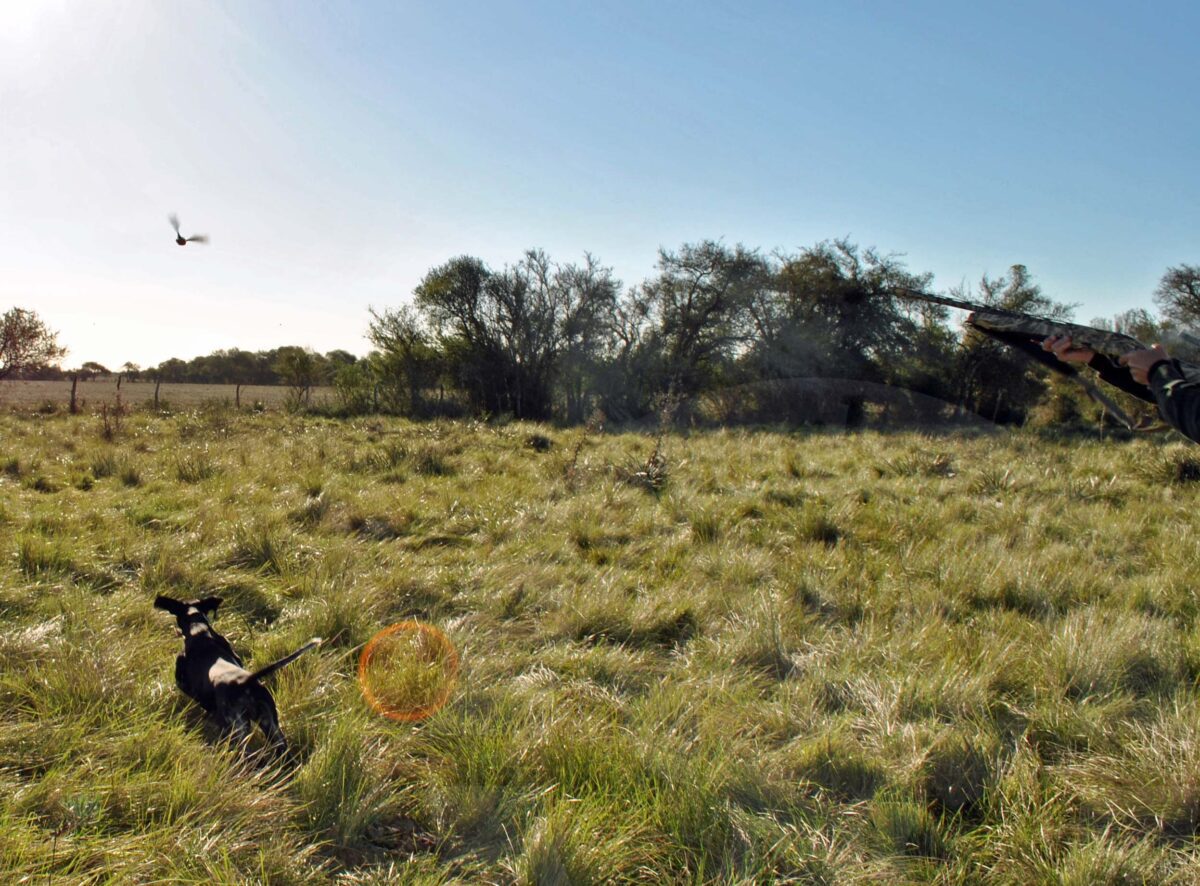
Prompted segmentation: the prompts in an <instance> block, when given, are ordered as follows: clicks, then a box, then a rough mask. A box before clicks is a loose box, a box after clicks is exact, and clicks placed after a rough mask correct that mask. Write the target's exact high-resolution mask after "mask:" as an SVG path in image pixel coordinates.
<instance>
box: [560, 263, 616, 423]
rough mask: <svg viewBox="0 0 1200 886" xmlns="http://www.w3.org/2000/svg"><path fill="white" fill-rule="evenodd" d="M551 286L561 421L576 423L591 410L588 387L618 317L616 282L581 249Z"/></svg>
mask: <svg viewBox="0 0 1200 886" xmlns="http://www.w3.org/2000/svg"><path fill="white" fill-rule="evenodd" d="M553 285H555V286H556V287H558V288H559V290H560V291H561V294H562V302H563V316H562V327H561V342H560V344H559V346H558V356H557V365H556V368H555V376H556V382H557V384H558V386H559V387H560V389H561V390H562V393H563V399H564V401H565V406H566V416H565V417H566V419H567V421H570V422H580V421H583V420H584V419H585V418H587V415H588V413H590V412H591V403H590V402H589V392H590V391H591V390H592V389H593V388H594V387H595V385H596V384H597V382H598V381H599V375H600V373H601V371H602V366H603V361H604V358H605V355H606V351H607V350H608V347H607V346H608V344H609V343H610V342H611V341H612V338H613V335H614V327H615V325H616V324H617V322H618V318H617V295H618V293H619V291H620V288H621V284H620V282H619V281H617V280H615V279H614V278H613V276H612V269H611V268H606V267H603V266H602V265H600V264H599V263H598V262H597V261H596V259H595V258H593V256H592V255H590V254H586V253H585V255H584V263H583V264H582V265H566V266H563V267H561V268H559V269H558V270H557V271H556V274H555V280H554V283H553Z"/></svg>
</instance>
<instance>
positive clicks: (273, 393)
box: [0, 376, 334, 411]
mask: <svg viewBox="0 0 1200 886" xmlns="http://www.w3.org/2000/svg"><path fill="white" fill-rule="evenodd" d="M154 388H155V383H154V382H152V381H129V380H128V379H124V380H122V382H121V387H120V388H119V389H118V388H117V377H116V376H102V377H99V378H91V379H88V380H87V381H83V380H81V381H80V382H79V385H78V386H77V388H76V390H75V397H76V401H77V403H78V405H79V407H80V408H81V409H83V410H85V411H95V410H97V409H99V408H100V405H101V404H102V403H108V404H109V406H110V407H111V406H112V404H113V403H115V402H116V399H117V395H118V394H120V397H121V402H122V403H124V404H125V405H126V406H149V405H152V404H153V403H154ZM237 388H238V386H237V385H200V384H185V383H182V382H181V383H172V382H163V383H162V384H161V385H160V386H159V390H158V397H159V405H160V407H161V406H166V407H169V408H172V409H174V408H184V409H194V408H196V407H197V406H203V405H206V404H224V405H230V406H232V405H234V404H235V403H236V402H237V398H238V396H239V395H238V390H237ZM240 396H241V405H242V407H243V408H253V407H254V406H255V404H262V406H263V407H264V408H266V409H281V408H283V407H284V406H286V405H287V404H288V402H289V401H288V398H289V396H291V397H295V394H293V393H292V389H291V388H288V387H286V386H283V385H242V386H241V395H240ZM333 396H334V395H333V388H330V387H315V388H313V389H312V390H311V391H310V392H309V403H310V404H311V405H313V406H317V405H323V404H328V403H331V402H332V401H333ZM70 402H71V382H70V380H63V381H14V380H4V381H0V409H10V410H17V411H28V410H30V409H40V408H50V407H53V408H54V409H66V408H67V406H68V405H69V404H70Z"/></svg>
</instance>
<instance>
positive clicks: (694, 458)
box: [0, 407, 1200, 886]
mask: <svg viewBox="0 0 1200 886" xmlns="http://www.w3.org/2000/svg"><path fill="white" fill-rule="evenodd" d="M654 445H655V443H654V440H653V439H651V438H649V437H647V436H646V435H644V434H643V435H638V434H617V433H611V434H590V435H589V434H586V433H585V432H584V431H582V430H558V429H552V428H547V427H537V426H532V425H522V424H506V425H495V426H493V425H485V424H470V423H433V424H411V423H407V422H403V421H399V420H382V419H369V420H358V421H352V422H335V421H331V420H323V419H317V418H311V417H303V416H292V415H285V414H266V415H253V414H244V413H243V414H240V415H238V414H234V413H232V412H230V411H226V410H221V409H217V408H211V407H210V408H207V409H204V410H200V411H196V412H184V413H177V414H175V415H173V416H148V415H144V414H134V415H133V416H131V417H129V418H128V419H127V420H126V422H125V424H124V426H123V427H122V428H121V429H120V430H119V432H118V433H117V434H116V435H115V438H114V439H113V440H111V441H108V440H106V439H104V438H103V436H102V434H101V428H100V425H99V421H98V418H97V417H96V416H75V417H71V416H66V415H62V414H55V415H25V416H20V415H3V416H0V545H2V548H0V550H2V551H3V554H4V557H3V560H2V561H0V872H3V874H2V875H0V880H2V881H3V882H6V883H8V882H14V883H15V882H22V883H30V884H34V883H59V884H66V883H195V884H202V883H230V884H232V883H279V884H285V883H296V884H301V883H346V884H367V883H422V884H425V883H428V884H432V883H444V882H470V883H510V882H520V883H544V884H567V883H603V882H642V883H771V882H797V883H868V882H869V883H880V882H883V883H900V882H903V883H923V882H929V883H945V884H950V883H997V884H1007V883H1012V884H1017V883H1060V884H1078V886H1084V884H1105V883H1108V884H1118V883H1172V882H1174V883H1180V884H1183V883H1196V882H1200V855H1198V852H1197V840H1196V833H1197V828H1200V693H1198V691H1197V679H1198V677H1200V619H1198V614H1200V606H1198V597H1197V593H1196V590H1195V575H1196V569H1197V565H1198V564H1200V536H1198V535H1197V532H1196V524H1197V503H1198V500H1197V495H1198V489H1200V484H1198V483H1195V482H1193V481H1192V478H1195V477H1196V476H1197V475H1200V471H1198V470H1197V468H1198V467H1200V461H1197V460H1196V459H1197V453H1200V450H1194V449H1189V448H1186V447H1185V446H1184V444H1181V443H1172V442H1164V441H1162V440H1139V441H1136V442H1133V443H1106V442H1099V441H1094V440H1092V441H1080V440H1061V441H1054V440H1045V439H1041V438H1039V437H1037V436H1034V435H1032V434H1029V433H1020V432H1018V433H1012V434H1008V433H997V434H991V435H987V436H982V435H981V436H926V435H919V434H893V435H885V434H878V433H862V434H853V435H841V434H829V433H811V434H786V433H770V432H765V431H764V432H743V431H712V432H704V433H694V434H691V435H687V436H682V435H671V436H668V437H667V438H666V439H665V440H664V441H663V448H662V450H661V452H660V453H659V455H660V456H661V458H655V457H654V455H655V451H654ZM156 593H166V594H170V595H172V596H177V597H194V596H201V595H205V594H219V595H220V596H222V597H223V598H224V600H225V603H224V605H223V606H222V608H221V610H220V612H219V613H218V614H217V616H216V619H215V624H216V626H217V627H218V628H219V629H220V630H221V631H223V632H224V633H225V634H226V635H227V636H228V637H229V638H230V639H231V642H232V643H233V645H234V647H235V648H236V649H237V650H239V652H241V653H242V655H243V657H244V658H246V659H247V660H248V662H249V663H250V665H251V666H254V665H256V664H263V663H266V662H268V661H270V660H272V659H274V658H276V657H279V656H281V655H283V654H285V653H287V652H290V651H291V650H292V649H294V648H296V647H298V646H299V645H300V644H302V643H303V642H304V641H306V640H307V639H308V638H309V637H311V636H314V635H318V636H322V637H325V638H327V639H328V641H329V642H327V643H326V645H325V646H324V647H322V648H321V649H320V650H318V651H316V652H310V653H308V654H307V655H306V656H304V657H302V658H301V659H299V660H298V661H297V662H295V663H294V664H292V665H290V666H289V667H288V668H286V669H285V670H284V671H282V672H280V673H279V674H277V675H276V676H275V677H273V678H272V686H273V690H274V692H275V696H276V699H277V701H278V703H279V708H280V714H281V721H282V725H283V729H284V731H285V732H286V733H287V735H288V738H289V739H290V741H291V744H292V753H293V756H292V758H291V759H289V760H288V761H287V762H286V763H285V764H284V765H281V766H278V767H268V766H266V765H264V763H263V762H262V760H261V758H260V757H258V756H255V754H254V748H256V747H258V746H259V744H260V743H261V742H260V740H259V739H258V738H256V739H255V742H254V745H253V747H251V748H250V749H238V748H230V747H228V746H226V745H223V744H222V743H221V742H220V739H219V736H217V735H215V734H214V732H213V730H212V728H211V727H210V726H208V725H206V723H205V721H204V720H203V719H202V718H201V717H200V716H199V715H198V714H197V711H196V709H195V708H194V706H192V705H191V704H190V703H189V702H187V701H186V699H184V698H183V697H182V696H181V695H180V693H179V692H178V690H177V689H176V687H175V686H174V683H173V677H172V673H173V671H172V669H173V660H174V656H175V655H176V654H177V652H178V651H179V649H180V647H181V644H180V641H179V639H178V638H177V637H176V636H175V630H174V624H173V621H172V619H171V618H170V617H169V616H167V615H166V614H165V613H163V612H160V611H156V610H154V609H152V608H151V601H152V599H153V597H154V595H155V594H156ZM414 618H415V619H420V620H422V621H424V622H426V623H428V624H430V625H433V626H435V627H437V628H439V629H440V630H441V631H442V632H444V634H445V635H446V636H447V637H448V638H449V639H450V641H451V642H452V643H453V645H454V649H455V652H456V653H457V656H458V666H459V669H458V679H457V683H456V685H455V687H454V690H453V692H452V693H451V695H450V698H449V701H448V702H447V703H446V704H445V706H444V707H442V708H441V710H440V711H438V712H437V713H435V714H433V715H432V716H431V717H429V718H428V719H426V720H424V721H422V722H418V723H405V722H397V721H394V720H391V719H387V718H385V717H382V716H380V715H379V714H378V713H376V712H375V711H373V710H372V708H371V707H370V706H369V705H368V704H367V703H366V702H365V701H364V700H363V696H362V693H361V691H360V688H359V685H358V682H357V680H356V668H357V662H358V656H359V653H360V651H361V649H362V647H363V645H364V644H365V643H366V642H367V641H368V640H369V639H370V638H371V637H372V636H373V635H374V634H375V633H376V632H377V631H379V630H380V629H382V628H384V627H385V626H387V625H389V624H393V623H395V622H398V621H401V620H404V619H414ZM401 677H403V675H401ZM399 682H401V683H403V682H404V680H403V679H401V680H400V681H399Z"/></svg>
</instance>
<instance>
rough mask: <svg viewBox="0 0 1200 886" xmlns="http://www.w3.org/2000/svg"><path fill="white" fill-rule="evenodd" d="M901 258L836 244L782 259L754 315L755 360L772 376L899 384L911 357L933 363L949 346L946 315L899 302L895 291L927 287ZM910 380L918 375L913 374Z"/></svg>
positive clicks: (923, 277) (754, 306) (753, 305)
mask: <svg viewBox="0 0 1200 886" xmlns="http://www.w3.org/2000/svg"><path fill="white" fill-rule="evenodd" d="M930 280H931V277H930V275H928V274H911V273H909V272H908V271H907V270H906V269H905V268H904V265H903V264H902V263H901V262H900V261H899V260H898V259H897V258H896V257H895V256H885V255H881V254H879V253H878V252H876V251H875V250H874V249H869V248H868V249H860V248H859V247H858V246H855V245H854V244H852V243H850V242H848V241H847V240H833V241H827V242H824V243H819V244H817V245H816V246H814V247H812V248H809V249H804V250H802V251H801V252H800V253H799V254H797V255H794V256H787V255H784V256H779V257H778V265H777V266H775V267H774V268H773V269H772V283H771V285H770V286H769V287H767V288H765V289H763V290H761V291H760V292H759V293H758V294H757V297H756V298H755V299H754V300H753V301H752V303H751V306H750V311H749V316H750V320H751V323H752V328H753V334H754V354H753V358H754V361H755V363H756V364H757V367H758V370H759V372H760V373H761V374H762V375H763V376H765V377H767V378H790V377H805V376H816V377H833V378H851V379H865V380H871V381H883V380H894V379H896V378H898V377H899V376H901V375H903V374H904V373H903V372H901V371H900V367H901V366H902V364H903V363H904V362H905V360H906V359H909V357H910V355H911V354H912V352H914V351H917V350H921V349H922V348H923V349H924V350H925V351H928V352H929V353H927V354H925V355H924V359H925V360H926V362H928V361H929V360H931V359H936V357H935V356H933V355H935V354H938V353H940V351H941V349H942V347H943V346H944V333H943V332H942V330H941V321H942V320H943V319H944V316H945V311H944V309H940V308H937V307H935V306H924V305H918V306H914V305H912V304H910V303H903V302H900V301H898V300H897V299H896V298H895V297H894V296H893V293H894V291H895V290H896V289H902V288H907V289H924V288H926V287H927V286H928V285H929V283H930ZM910 374H911V373H910Z"/></svg>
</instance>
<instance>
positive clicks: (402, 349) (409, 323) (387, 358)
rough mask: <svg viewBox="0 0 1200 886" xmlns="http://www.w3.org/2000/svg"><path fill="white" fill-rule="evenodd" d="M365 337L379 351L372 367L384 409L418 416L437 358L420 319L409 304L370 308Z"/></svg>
mask: <svg viewBox="0 0 1200 886" xmlns="http://www.w3.org/2000/svg"><path fill="white" fill-rule="evenodd" d="M367 338H368V339H370V341H371V343H372V344H374V345H375V346H376V347H377V348H378V349H379V350H378V351H377V352H375V354H374V355H373V357H372V360H371V366H372V369H373V370H374V374H375V376H376V378H377V379H378V381H379V384H380V389H381V390H380V393H381V395H382V399H383V401H384V403H383V406H384V407H386V408H387V409H389V410H390V411H396V412H401V413H405V414H408V415H419V414H421V412H422V411H423V407H422V402H421V392H422V391H423V390H425V389H426V388H427V387H429V386H430V385H431V384H433V382H434V380H435V379H436V377H437V372H438V368H439V355H438V353H437V351H436V350H435V349H434V347H433V346H432V344H431V343H430V340H429V334H428V332H427V331H426V329H425V325H424V324H423V323H422V322H421V318H420V316H418V314H417V313H416V311H415V310H414V309H413V308H412V306H411V305H403V306H401V307H399V308H396V309H395V310H384V311H383V312H382V313H381V312H377V311H376V310H375V309H374V308H371V324H370V327H369V328H368V331H367ZM363 372H364V373H365V372H366V369H365V368H364V370H363ZM341 377H342V378H343V381H348V380H351V379H353V380H361V379H362V378H365V376H364V375H362V374H343V375H342V376H341Z"/></svg>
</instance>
